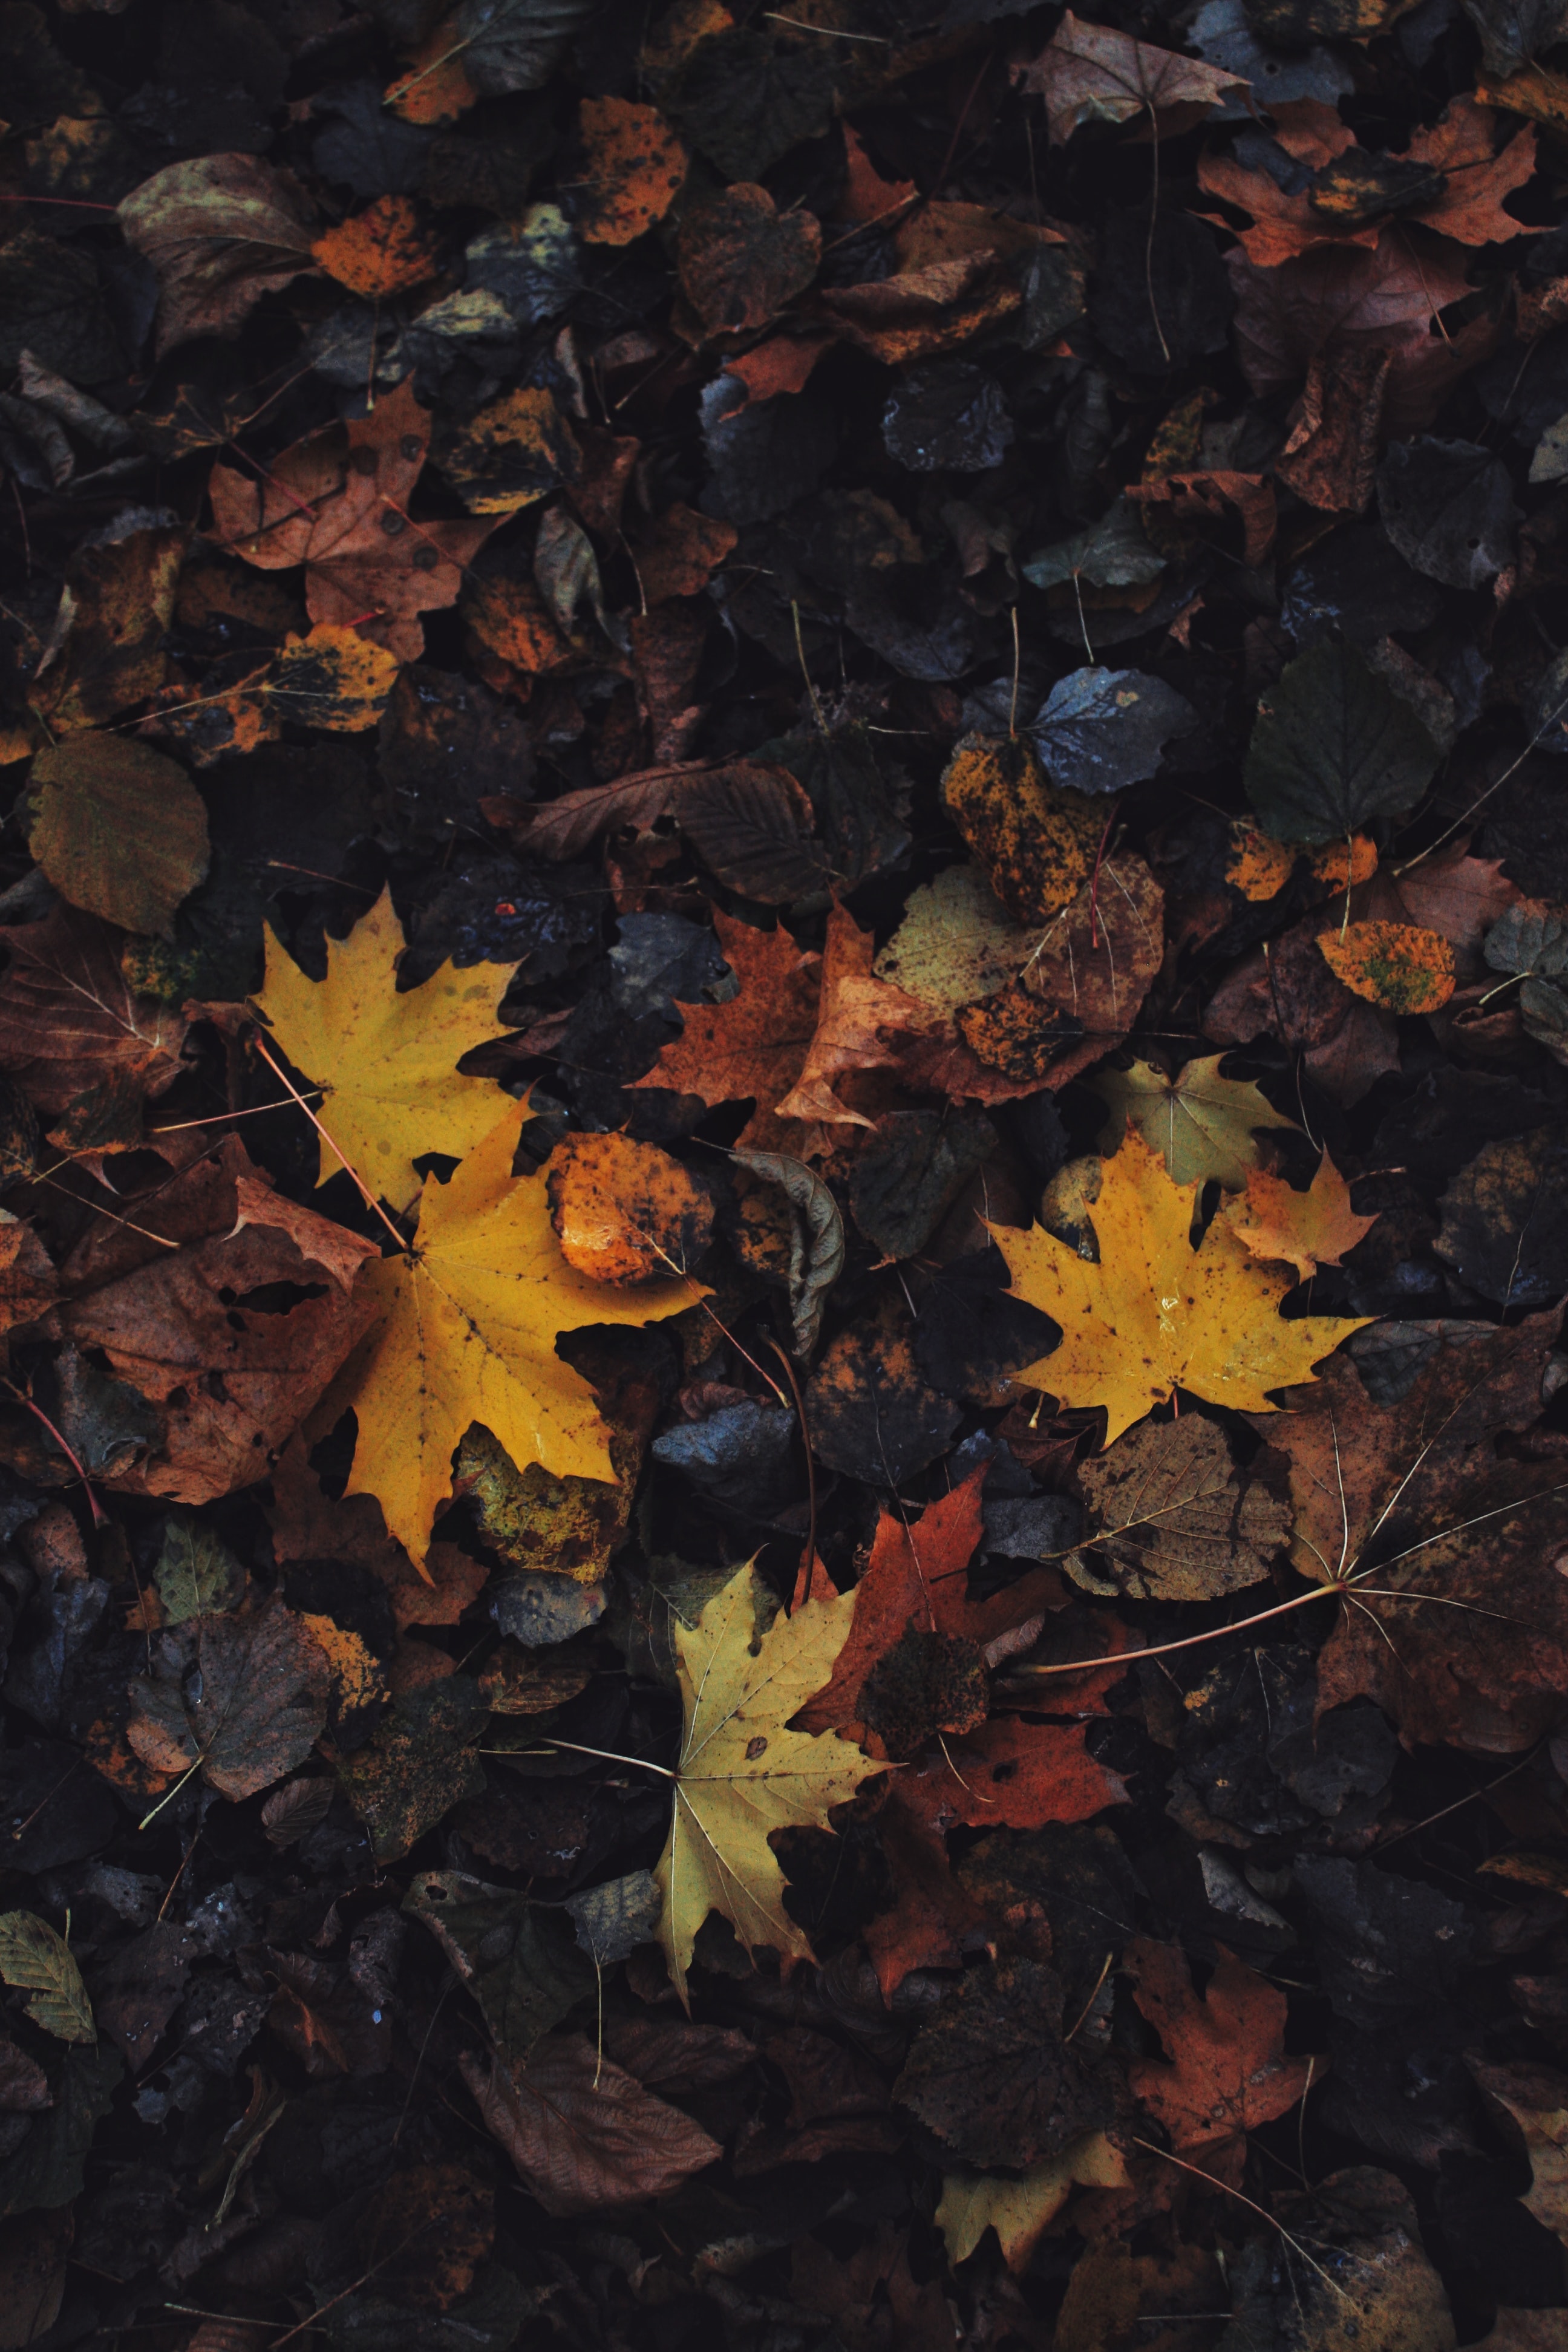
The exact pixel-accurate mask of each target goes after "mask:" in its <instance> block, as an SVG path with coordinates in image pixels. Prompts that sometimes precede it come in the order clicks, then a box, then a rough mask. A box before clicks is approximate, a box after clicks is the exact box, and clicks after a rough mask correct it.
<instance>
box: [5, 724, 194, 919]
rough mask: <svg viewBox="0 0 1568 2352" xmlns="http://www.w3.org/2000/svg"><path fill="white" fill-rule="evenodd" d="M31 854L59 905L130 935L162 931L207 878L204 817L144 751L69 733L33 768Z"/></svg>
mask: <svg viewBox="0 0 1568 2352" xmlns="http://www.w3.org/2000/svg"><path fill="white" fill-rule="evenodd" d="M32 796H33V809H34V815H33V831H32V843H31V845H32V851H33V855H34V856H35V857H36V858H37V861H38V864H39V865H40V866H42V867H43V869H44V872H45V874H46V875H47V877H48V878H49V880H50V881H51V882H52V883H53V884H54V886H55V887H56V889H57V890H58V892H59V894H60V896H61V898H68V899H69V901H70V903H71V905H72V906H73V907H83V908H86V909H87V911H88V913H89V914H90V915H102V916H103V917H104V918H105V919H106V920H108V921H109V922H111V923H120V924H121V925H122V926H123V927H124V929H126V930H128V931H163V932H166V931H167V930H168V928H169V924H170V922H171V920H172V919H173V916H174V909H175V908H176V907H177V906H178V905H179V903H180V901H181V899H182V898H184V897H185V895H186V894H187V892H189V891H191V890H194V889H195V887H196V885H197V883H198V882H200V881H201V880H202V879H203V878H204V877H205V873H206V870H207V813H206V810H205V807H204V805H203V803H202V800H201V796H200V794H199V793H197V791H196V789H195V785H194V784H193V783H192V782H191V780H190V778H189V777H188V776H187V775H186V773H185V772H184V769H183V768H181V767H176V765H175V763H174V761H173V760H166V759H165V758H164V757H163V753H162V752H161V751H151V750H150V749H149V748H148V746H147V745H146V744H145V743H132V742H127V741H126V740H124V739H123V738H122V737H121V736H118V735H70V736H68V737H67V738H66V740H64V742H61V743H55V744H52V745H51V746H50V748H49V749H48V750H47V751H40V752H39V754H38V756H37V759H36V760H35V761H34V762H33V776H32Z"/></svg>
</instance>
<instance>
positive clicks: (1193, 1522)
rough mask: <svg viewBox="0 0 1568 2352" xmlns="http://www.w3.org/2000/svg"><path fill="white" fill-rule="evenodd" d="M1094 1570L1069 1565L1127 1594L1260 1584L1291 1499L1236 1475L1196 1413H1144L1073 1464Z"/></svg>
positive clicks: (1200, 1597) (1172, 1597)
mask: <svg viewBox="0 0 1568 2352" xmlns="http://www.w3.org/2000/svg"><path fill="white" fill-rule="evenodd" d="M1078 1483H1079V1488H1080V1490H1081V1492H1082V1494H1083V1497H1084V1500H1085V1502H1086V1503H1087V1504H1088V1505H1089V1509H1090V1511H1091V1512H1092V1513H1093V1515H1094V1521H1093V1522H1091V1526H1092V1532H1091V1533H1089V1535H1087V1536H1086V1538H1085V1545H1086V1548H1089V1549H1093V1550H1094V1551H1095V1552H1097V1553H1099V1554H1100V1555H1102V1556H1103V1558H1104V1559H1105V1561H1106V1563H1107V1565H1106V1567H1105V1569H1104V1570H1103V1571H1102V1572H1100V1573H1096V1572H1094V1571H1093V1570H1090V1571H1089V1572H1088V1573H1085V1572H1083V1570H1082V1569H1081V1564H1075V1563H1072V1562H1069V1570H1070V1572H1071V1573H1072V1574H1073V1575H1074V1576H1076V1577H1078V1579H1079V1582H1080V1583H1086V1584H1088V1585H1089V1588H1090V1590H1091V1591H1100V1592H1103V1591H1106V1589H1107V1587H1108V1586H1109V1587H1110V1589H1111V1590H1113V1591H1116V1592H1119V1593H1121V1595H1122V1596H1123V1597H1124V1598H1125V1599H1127V1600H1129V1601H1215V1600H1217V1599H1218V1598H1219V1597H1220V1596H1221V1595H1222V1594H1223V1593H1226V1592H1239V1591H1245V1589H1246V1588H1247V1586H1248V1585H1251V1584H1261V1583H1262V1582H1263V1581H1264V1580H1265V1579H1266V1578H1267V1576H1268V1563H1269V1561H1270V1560H1271V1559H1273V1558H1274V1556H1275V1554H1276V1553H1277V1552H1279V1551H1281V1550H1282V1549H1284V1547H1285V1545H1286V1543H1287V1542H1288V1541H1289V1535H1290V1510H1289V1505H1288V1504H1287V1503H1285V1502H1284V1501H1283V1500H1282V1499H1281V1498H1280V1497H1279V1496H1277V1495H1273V1494H1271V1493H1270V1492H1269V1490H1268V1487H1267V1486H1265V1485H1264V1484H1263V1483H1262V1481H1261V1480H1260V1479H1258V1478H1249V1479H1247V1478H1243V1477H1242V1476H1241V1475H1240V1474H1239V1473H1238V1472H1237V1467H1236V1465H1235V1463H1234V1462H1233V1461H1232V1459H1231V1454H1230V1448H1229V1446H1228V1445H1227V1444H1226V1437H1225V1432H1224V1431H1223V1430H1222V1429H1221V1428H1220V1426H1219V1424H1218V1423H1215V1422H1212V1421H1205V1419H1203V1417H1202V1416H1201V1415H1200V1414H1198V1413H1194V1412H1187V1413H1184V1414H1183V1415H1182V1417H1181V1419H1180V1420H1179V1421H1162V1422H1145V1423H1143V1424H1142V1427H1141V1428H1138V1429H1134V1430H1132V1431H1131V1432H1130V1433H1128V1434H1127V1436H1125V1437H1123V1438H1121V1439H1119V1441H1118V1442H1117V1444H1114V1445H1112V1446H1111V1447H1110V1451H1109V1452H1108V1453H1105V1454H1091V1455H1090V1456H1089V1460H1088V1461H1086V1462H1082V1463H1080V1464H1079V1470H1078Z"/></svg>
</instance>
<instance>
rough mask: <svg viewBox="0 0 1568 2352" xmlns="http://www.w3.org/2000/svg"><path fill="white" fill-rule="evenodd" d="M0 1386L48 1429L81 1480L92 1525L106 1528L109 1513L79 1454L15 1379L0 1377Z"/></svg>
mask: <svg viewBox="0 0 1568 2352" xmlns="http://www.w3.org/2000/svg"><path fill="white" fill-rule="evenodd" d="M0 1388H6V1389H9V1390H10V1391H11V1394H12V1395H13V1396H14V1397H15V1398H16V1402H17V1403H18V1404H20V1405H25V1406H26V1409H27V1411H28V1412H30V1413H31V1414H32V1415H33V1416H34V1418H35V1419H36V1420H37V1421H41V1422H42V1423H43V1424H44V1427H45V1428H46V1429H47V1431H48V1433H49V1435H50V1436H51V1437H52V1438H53V1439H54V1441H55V1444H57V1445H58V1447H59V1449H60V1452H61V1453H62V1454H64V1455H65V1457H66V1460H67V1461H68V1463H69V1464H70V1465H71V1468H72V1469H73V1470H74V1471H75V1472H76V1475H77V1476H78V1477H79V1479H80V1480H81V1486H82V1492H83V1494H84V1495H85V1496H87V1500H88V1507H89V1510H90V1511H91V1513H92V1524H93V1526H94V1527H95V1528H106V1527H107V1526H108V1525H109V1514H108V1512H107V1511H106V1510H105V1509H104V1507H103V1506H102V1504H101V1503H100V1501H99V1499H98V1496H96V1495H95V1494H94V1493H93V1491H92V1481H91V1479H90V1478H89V1476H88V1475H87V1472H86V1471H85V1469H83V1467H82V1464H81V1457H80V1455H79V1454H77V1453H76V1452H75V1450H74V1449H73V1447H72V1446H71V1445H70V1444H69V1443H68V1440H67V1439H66V1438H65V1437H64V1436H63V1435H62V1434H61V1433H60V1431H59V1430H58V1429H57V1428H56V1427H55V1424H54V1423H53V1422H52V1421H51V1420H50V1419H49V1416H48V1414H47V1412H45V1411H44V1408H43V1406H42V1405H41V1404H35V1403H34V1402H33V1400H32V1398H31V1397H30V1396H29V1395H28V1394H27V1392H26V1390H25V1389H19V1388H18V1387H17V1386H16V1381H7V1380H4V1379H0Z"/></svg>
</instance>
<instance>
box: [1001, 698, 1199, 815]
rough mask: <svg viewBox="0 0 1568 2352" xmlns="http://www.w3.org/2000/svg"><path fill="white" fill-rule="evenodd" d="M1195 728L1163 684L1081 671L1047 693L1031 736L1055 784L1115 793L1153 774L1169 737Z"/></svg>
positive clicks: (1186, 707) (1189, 711)
mask: <svg viewBox="0 0 1568 2352" xmlns="http://www.w3.org/2000/svg"><path fill="white" fill-rule="evenodd" d="M1195 723H1196V713H1195V712H1194V709H1193V708H1192V705H1191V704H1190V703H1188V702H1186V701H1185V700H1184V698H1183V697H1182V696H1181V695H1179V694H1177V693H1176V692H1175V691H1174V690H1173V688H1171V687H1168V686H1167V685H1166V684H1165V682H1164V680H1163V678H1158V677H1145V676H1144V674H1143V673H1142V671H1141V670H1134V669H1080V670H1075V671H1074V672H1073V674H1072V676H1071V677H1064V678H1063V679H1062V680H1061V681H1060V683H1059V684H1058V685H1057V686H1054V687H1053V688H1051V691H1050V694H1049V696H1048V697H1047V699H1046V700H1045V701H1044V702H1043V703H1042V704H1041V705H1040V708H1039V709H1038V711H1037V713H1036V715H1035V718H1034V719H1033V720H1032V721H1031V723H1030V731H1031V733H1032V734H1033V736H1034V739H1035V742H1036V745H1037V749H1038V751H1039V754H1040V757H1041V759H1042V760H1043V761H1045V763H1046V766H1047V768H1048V769H1049V770H1050V772H1051V774H1052V775H1053V776H1054V777H1055V778H1056V780H1057V782H1058V783H1059V784H1070V785H1071V786H1072V787H1073V789H1074V790H1075V791H1077V792H1080V793H1117V792H1122V791H1124V790H1125V789H1126V787H1127V786H1128V785H1129V784H1135V783H1139V782H1142V779H1143V778H1144V777H1145V776H1152V775H1153V774H1154V772H1155V771H1156V770H1157V769H1158V767H1159V765H1160V761H1161V757H1162V755H1163V751H1164V748H1165V745H1166V743H1167V741H1168V740H1170V738H1171V737H1172V736H1173V735H1184V734H1186V733H1187V732H1188V730H1190V729H1191V728H1192V727H1193V726H1194V724H1195Z"/></svg>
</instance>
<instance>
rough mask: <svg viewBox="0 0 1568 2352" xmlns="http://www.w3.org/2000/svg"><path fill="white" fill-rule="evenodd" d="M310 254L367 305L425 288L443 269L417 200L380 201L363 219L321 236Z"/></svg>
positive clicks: (356, 217)
mask: <svg viewBox="0 0 1568 2352" xmlns="http://www.w3.org/2000/svg"><path fill="white" fill-rule="evenodd" d="M310 254H311V258H312V259H313V260H314V261H315V262H316V263H317V265H318V266H319V267H320V268H322V269H324V270H325V271H326V273H327V275H328V277H329V278H336V279H337V281H338V284H339V285H340V286H346V287H347V288H348V289H349V292H350V293H351V294H358V295H360V296H361V297H362V298H363V299H365V300H367V301H370V300H374V301H384V300H386V299H388V298H389V297H391V296H392V295H395V294H405V293H407V292H408V290H409V289H410V288H411V287H415V286H422V285H423V284H424V283H425V280H426V278H433V277H434V276H435V274H436V271H437V268H438V267H439V264H440V249H439V247H437V243H436V240H435V239H434V237H432V236H430V235H429V234H428V233H427V232H426V229H425V227H424V226H423V224H422V222H421V220H420V217H419V208H418V206H417V205H416V204H415V202H414V199H413V197H412V196H377V198H376V199H375V202H374V204H372V205H366V207H365V209H364V211H363V213H355V214H354V215H353V218H352V219H351V220H346V221H342V222H340V223H339V225H338V226H337V227H336V228H330V229H328V231H327V233H326V235H325V236H319V237H318V238H317V239H316V242H315V243H314V245H313V246H312V247H310Z"/></svg>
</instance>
